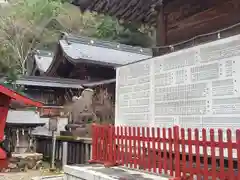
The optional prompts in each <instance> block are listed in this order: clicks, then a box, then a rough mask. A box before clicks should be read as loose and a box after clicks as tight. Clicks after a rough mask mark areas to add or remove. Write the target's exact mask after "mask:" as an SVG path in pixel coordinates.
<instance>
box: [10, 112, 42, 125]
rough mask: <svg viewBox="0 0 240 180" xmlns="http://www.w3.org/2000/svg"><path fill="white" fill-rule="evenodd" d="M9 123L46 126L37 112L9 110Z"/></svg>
mask: <svg viewBox="0 0 240 180" xmlns="http://www.w3.org/2000/svg"><path fill="white" fill-rule="evenodd" d="M7 123H9V124H32V125H33V126H34V125H44V124H45V122H44V121H41V118H40V117H39V114H38V113H36V112H35V111H16V110H9V111H8V116H7Z"/></svg>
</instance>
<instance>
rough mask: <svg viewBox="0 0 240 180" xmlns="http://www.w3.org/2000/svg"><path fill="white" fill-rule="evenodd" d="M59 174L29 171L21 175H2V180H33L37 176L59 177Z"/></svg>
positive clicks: (0, 174) (0, 175) (0, 178)
mask: <svg viewBox="0 0 240 180" xmlns="http://www.w3.org/2000/svg"><path fill="white" fill-rule="evenodd" d="M57 174H59V173H49V172H42V171H30V170H29V171H27V172H19V173H0V180H31V178H33V177H36V176H49V175H57Z"/></svg>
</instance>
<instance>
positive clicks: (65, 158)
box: [35, 136, 92, 166]
mask: <svg viewBox="0 0 240 180" xmlns="http://www.w3.org/2000/svg"><path fill="white" fill-rule="evenodd" d="M35 140H36V152H37V153H42V154H43V158H44V160H45V161H49V162H51V158H52V150H53V147H52V139H51V137H49V136H35ZM91 148H92V139H91V138H80V139H77V140H75V139H73V138H71V137H57V140H56V151H55V161H56V164H57V166H62V165H65V164H68V165H71V164H85V163H88V161H89V160H90V159H91Z"/></svg>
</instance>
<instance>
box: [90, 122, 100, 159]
mask: <svg viewBox="0 0 240 180" xmlns="http://www.w3.org/2000/svg"><path fill="white" fill-rule="evenodd" d="M96 128H97V127H96V125H95V124H92V152H91V153H92V159H90V161H89V163H94V162H96V161H97V158H98V157H97V132H96Z"/></svg>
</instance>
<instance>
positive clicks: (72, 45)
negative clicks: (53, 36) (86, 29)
mask: <svg viewBox="0 0 240 180" xmlns="http://www.w3.org/2000/svg"><path fill="white" fill-rule="evenodd" d="M59 44H60V46H61V48H62V50H63V52H64V53H65V55H66V56H67V58H68V59H69V60H70V61H72V62H74V63H78V62H86V61H87V62H89V63H96V64H98V63H99V64H104V65H111V66H119V65H120V66H121V65H124V64H128V63H132V62H135V61H139V60H143V59H147V58H151V57H152V51H151V49H146V48H141V47H133V46H128V45H124V44H118V43H114V42H108V41H100V40H95V39H92V38H86V37H76V36H71V35H66V36H65V37H64V38H63V39H61V40H60V41H59Z"/></svg>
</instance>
